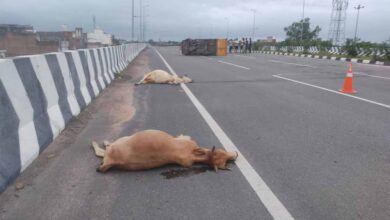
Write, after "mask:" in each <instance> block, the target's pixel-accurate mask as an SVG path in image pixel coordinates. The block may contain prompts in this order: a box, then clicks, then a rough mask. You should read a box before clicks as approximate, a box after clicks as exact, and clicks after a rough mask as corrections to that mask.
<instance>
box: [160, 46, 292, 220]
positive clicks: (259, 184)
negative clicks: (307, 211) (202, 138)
mask: <svg viewBox="0 0 390 220" xmlns="http://www.w3.org/2000/svg"><path fill="white" fill-rule="evenodd" d="M155 50H156V53H157V54H158V55H159V56H160V58H161V60H162V61H163V62H164V63H165V65H166V66H167V68H168V69H169V71H170V72H171V73H172V74H173V75H175V76H177V74H176V73H175V71H174V70H173V69H172V67H171V66H170V65H169V64H168V62H167V61H166V60H165V59H164V57H163V56H162V55H161V54H160V53H159V52H158V50H157V49H155ZM180 86H181V88H182V89H183V90H184V91H185V93H186V94H187V96H188V97H189V98H190V100H191V101H192V103H193V104H194V105H195V107H196V109H197V110H198V111H199V113H200V114H201V115H202V117H203V119H204V120H205V121H206V123H207V124H208V125H209V127H210V128H211V130H212V131H213V132H214V134H215V136H216V137H217V138H218V140H219V141H220V142H221V144H222V145H223V147H224V148H225V149H226V150H229V151H236V152H237V153H238V154H239V157H238V159H237V160H236V165H237V167H238V168H239V169H240V170H241V172H242V174H243V175H244V177H245V178H246V180H247V181H248V182H249V184H250V185H251V187H252V189H253V190H254V191H255V192H256V194H257V196H258V197H259V199H260V200H261V202H262V203H263V204H264V206H265V207H266V209H267V210H268V212H269V213H270V214H271V215H272V217H273V218H274V219H278V220H279V219H280V220H288V219H294V218H293V217H292V216H291V214H290V213H289V212H288V210H287V209H286V208H285V207H284V205H283V204H282V203H281V202H280V201H279V199H278V198H277V197H276V196H275V194H273V192H272V191H271V189H270V188H269V187H268V186H267V184H266V183H265V182H264V180H263V179H262V178H261V177H260V176H259V174H258V173H257V172H256V171H255V169H254V168H253V167H252V166H251V165H250V164H249V162H248V161H247V159H246V158H245V157H244V155H242V154H241V152H240V151H239V150H238V148H237V147H236V145H234V143H233V142H232V141H231V140H230V138H229V137H228V136H227V135H226V134H225V132H224V131H223V130H222V128H221V127H220V126H219V125H218V123H217V122H216V121H215V120H214V118H213V117H212V116H211V115H210V113H208V111H207V110H206V108H205V107H204V106H203V105H202V104H201V103H200V102H199V100H198V99H197V98H196V97H195V95H194V94H193V93H192V92H191V90H190V89H189V88H188V87H187V85H185V84H183V83H181V84H180Z"/></svg>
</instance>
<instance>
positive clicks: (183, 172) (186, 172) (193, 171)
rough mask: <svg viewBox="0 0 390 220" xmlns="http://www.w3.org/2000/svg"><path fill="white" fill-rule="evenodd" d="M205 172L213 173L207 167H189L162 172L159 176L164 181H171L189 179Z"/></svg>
mask: <svg viewBox="0 0 390 220" xmlns="http://www.w3.org/2000/svg"><path fill="white" fill-rule="evenodd" d="M206 171H213V169H211V168H210V167H208V166H202V167H191V168H188V169H184V168H182V169H170V170H168V171H165V172H162V173H161V175H163V176H164V177H165V179H172V178H177V177H189V176H193V175H197V174H200V173H205V172H206Z"/></svg>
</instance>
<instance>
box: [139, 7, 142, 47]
mask: <svg viewBox="0 0 390 220" xmlns="http://www.w3.org/2000/svg"><path fill="white" fill-rule="evenodd" d="M139 41H140V42H141V41H142V0H139Z"/></svg>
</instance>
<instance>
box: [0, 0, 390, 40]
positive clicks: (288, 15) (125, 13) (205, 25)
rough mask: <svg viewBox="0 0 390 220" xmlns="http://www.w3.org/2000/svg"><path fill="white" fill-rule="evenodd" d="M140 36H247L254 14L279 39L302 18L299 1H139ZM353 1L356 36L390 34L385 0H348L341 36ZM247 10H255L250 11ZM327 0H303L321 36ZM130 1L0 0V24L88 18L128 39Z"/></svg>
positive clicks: (49, 26)
mask: <svg viewBox="0 0 390 220" xmlns="http://www.w3.org/2000/svg"><path fill="white" fill-rule="evenodd" d="M141 1H142V8H143V9H144V11H145V13H144V15H146V16H145V23H146V25H145V27H146V38H147V39H153V40H164V41H165V40H179V41H180V40H183V39H185V38H188V37H191V38H217V37H226V36H229V38H236V37H250V36H252V31H253V17H254V15H255V38H265V37H267V36H274V37H275V38H276V39H278V40H283V39H284V38H285V32H284V31H283V28H284V27H287V26H288V25H290V24H291V23H292V22H295V21H299V20H300V19H301V17H302V9H303V0H191V1H190V0H141ZM134 2H135V7H134V8H135V16H136V17H135V26H134V29H135V33H134V34H135V39H137V36H139V22H140V20H139V14H140V13H139V12H140V0H134ZM358 4H361V5H364V6H365V8H363V9H361V10H360V19H359V27H358V37H359V38H361V39H362V40H365V41H373V42H383V41H386V40H388V39H389V38H390V28H389V25H388V24H389V23H390V0H375V1H374V0H349V6H348V9H347V21H346V32H345V34H346V37H347V38H353V36H354V30H355V22H356V17H357V16H356V15H357V10H355V9H354V7H355V6H357V5H358ZM253 9H254V10H256V12H255V13H253ZM331 9H332V0H321V1H320V0H305V17H309V18H310V19H311V23H312V26H313V27H314V26H315V25H318V26H320V27H321V29H322V30H321V32H320V37H321V38H323V39H327V37H328V30H329V22H330V16H331ZM131 11H132V0H0V24H1V23H3V24H28V25H32V26H34V29H36V30H37V31H60V30H63V29H68V30H73V29H74V28H75V27H82V28H83V29H84V30H85V31H88V32H89V31H91V30H92V29H93V22H92V17H93V16H95V17H96V24H97V26H98V27H100V28H102V29H103V30H104V31H105V32H107V33H110V34H114V35H115V36H116V37H119V38H122V39H130V38H131V17H132V16H131Z"/></svg>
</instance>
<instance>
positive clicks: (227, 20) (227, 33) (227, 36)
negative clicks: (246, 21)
mask: <svg viewBox="0 0 390 220" xmlns="http://www.w3.org/2000/svg"><path fill="white" fill-rule="evenodd" d="M225 19H226V24H227V25H226V39H229V18H228V17H225Z"/></svg>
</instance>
